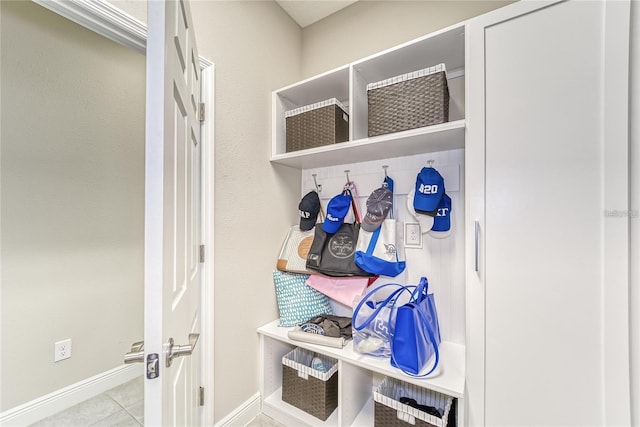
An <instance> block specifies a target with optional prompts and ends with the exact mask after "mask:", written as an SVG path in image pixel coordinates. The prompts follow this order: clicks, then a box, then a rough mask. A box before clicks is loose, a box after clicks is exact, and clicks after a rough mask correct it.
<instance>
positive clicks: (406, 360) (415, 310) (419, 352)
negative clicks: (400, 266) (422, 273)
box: [391, 277, 440, 377]
mask: <svg viewBox="0 0 640 427" xmlns="http://www.w3.org/2000/svg"><path fill="white" fill-rule="evenodd" d="M428 291H429V283H428V282H427V278H426V277H422V278H421V279H420V284H419V285H418V287H417V288H416V292H415V293H414V296H413V298H412V301H411V302H408V303H406V304H404V305H402V306H400V307H398V309H397V313H396V321H395V328H394V331H393V339H392V341H391V365H392V366H395V367H396V368H399V369H401V370H402V371H403V372H404V373H405V374H407V375H411V376H419V377H425V376H427V375H429V374H431V373H432V372H433V371H434V370H435V369H436V367H437V366H438V363H439V362H440V353H439V351H438V346H439V345H440V326H439V324H438V313H437V311H436V303H435V299H434V297H433V294H430V293H429V292H428ZM432 356H435V358H434V362H433V365H432V366H431V368H430V369H429V370H428V371H427V372H426V373H424V374H420V372H421V371H422V370H423V369H424V367H425V366H426V364H427V362H428V361H429V359H431V357H432Z"/></svg>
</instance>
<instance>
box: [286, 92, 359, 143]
mask: <svg viewBox="0 0 640 427" xmlns="http://www.w3.org/2000/svg"><path fill="white" fill-rule="evenodd" d="M284 117H285V120H286V134H287V152H290V151H297V150H304V149H307V148H313V147H320V146H322V145H329V144H335V143H337V142H344V141H347V140H348V139H349V115H348V114H347V112H346V109H345V108H344V106H343V105H342V104H341V103H340V101H338V100H337V99H335V98H331V99H328V100H326V101H322V102H318V103H316V104H311V105H307V106H304V107H300V108H296V109H295V110H290V111H287V112H286V113H285V114H284Z"/></svg>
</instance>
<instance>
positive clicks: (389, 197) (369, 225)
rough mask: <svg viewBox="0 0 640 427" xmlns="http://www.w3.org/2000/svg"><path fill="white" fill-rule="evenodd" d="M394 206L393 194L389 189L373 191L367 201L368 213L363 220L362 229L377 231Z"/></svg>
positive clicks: (381, 188)
mask: <svg viewBox="0 0 640 427" xmlns="http://www.w3.org/2000/svg"><path fill="white" fill-rule="evenodd" d="M392 205H393V193H392V192H391V191H389V190H388V189H387V188H384V187H380V188H377V189H375V190H373V193H371V195H370V196H369V198H368V199H367V213H366V214H365V216H364V218H363V219H362V229H363V230H365V231H371V232H372V231H375V230H376V229H377V228H378V227H380V224H382V222H383V221H384V220H385V218H386V217H387V215H388V214H389V211H390V210H391V206H392Z"/></svg>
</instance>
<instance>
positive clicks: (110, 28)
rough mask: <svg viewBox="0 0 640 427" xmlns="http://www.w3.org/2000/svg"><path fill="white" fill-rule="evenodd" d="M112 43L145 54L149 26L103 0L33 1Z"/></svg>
mask: <svg viewBox="0 0 640 427" xmlns="http://www.w3.org/2000/svg"><path fill="white" fill-rule="evenodd" d="M33 1H34V2H35V3H37V4H39V5H40V6H43V7H45V8H47V9H49V10H51V11H53V12H55V13H57V14H58V15H60V16H63V17H65V18H67V19H69V20H71V21H73V22H75V23H76V24H80V25H82V26H83V27H85V28H88V29H90V30H91V31H94V32H96V33H98V34H100V35H102V36H104V37H106V38H108V39H110V40H113V41H115V42H116V43H120V44H122V45H124V46H126V47H129V48H131V49H134V50H136V51H138V52H140V53H145V51H146V46H147V26H146V25H145V24H143V23H142V22H140V21H138V20H137V19H136V18H134V17H132V16H131V15H129V14H127V13H125V12H123V11H121V10H120V9H118V8H117V7H115V6H113V5H112V4H110V3H108V2H106V1H104V0H91V1H89V0H33Z"/></svg>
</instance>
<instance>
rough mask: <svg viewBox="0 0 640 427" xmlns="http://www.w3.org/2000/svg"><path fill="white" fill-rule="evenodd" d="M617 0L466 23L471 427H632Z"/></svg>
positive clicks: (520, 9)
mask: <svg viewBox="0 0 640 427" xmlns="http://www.w3.org/2000/svg"><path fill="white" fill-rule="evenodd" d="M628 22H629V3H628V2H626V1H615V2H605V1H564V2H520V3H516V4H514V5H512V6H508V7H505V8H503V9H500V10H497V11H495V12H493V13H490V14H487V15H484V16H482V17H479V18H477V19H474V20H471V21H469V24H468V28H467V32H466V36H465V37H466V40H467V47H466V49H467V59H466V73H467V79H468V80H467V84H468V86H467V87H468V89H467V106H468V110H467V148H466V156H467V159H466V162H465V163H466V166H467V171H466V177H467V184H466V185H467V187H466V188H467V195H468V196H467V197H468V198H467V209H468V210H467V241H468V242H469V244H468V248H467V309H468V311H467V314H468V318H467V323H468V325H467V326H468V329H467V336H468V338H467V372H468V377H467V399H466V400H467V405H468V406H467V409H468V412H467V414H468V419H469V424H470V425H488V426H516V425H536V426H544V425H562V426H570V425H575V426H584V425H629V424H630V409H629V408H630V399H629V340H628V333H629V329H628V315H629V314H628V308H627V307H628V286H629V283H628V262H629V255H628V238H629V234H628V220H625V219H624V218H622V217H620V216H615V215H612V212H614V211H625V210H628V208H629V204H628V203H629V201H628V186H629V173H628V166H627V165H628V135H627V129H628V111H627V106H628V99H627V96H628V94H627V90H628V62H627V61H628V52H629V24H628Z"/></svg>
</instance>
